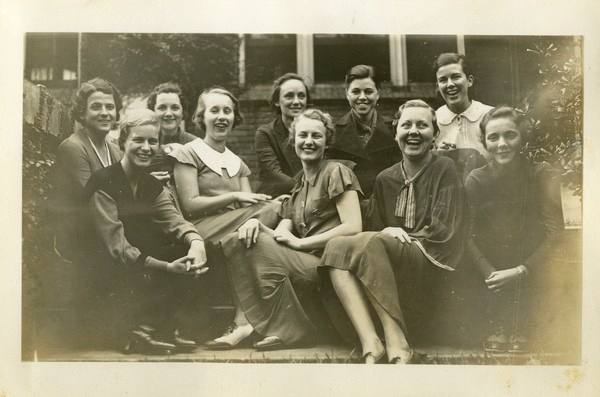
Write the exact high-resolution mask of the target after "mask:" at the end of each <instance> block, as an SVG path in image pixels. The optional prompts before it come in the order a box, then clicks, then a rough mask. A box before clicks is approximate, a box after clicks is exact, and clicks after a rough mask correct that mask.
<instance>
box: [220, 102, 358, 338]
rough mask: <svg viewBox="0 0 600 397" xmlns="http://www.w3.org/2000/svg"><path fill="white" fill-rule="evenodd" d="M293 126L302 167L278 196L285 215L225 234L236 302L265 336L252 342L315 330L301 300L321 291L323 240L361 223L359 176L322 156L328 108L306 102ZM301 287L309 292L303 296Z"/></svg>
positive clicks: (328, 131)
mask: <svg viewBox="0 0 600 397" xmlns="http://www.w3.org/2000/svg"><path fill="white" fill-rule="evenodd" d="M290 134H291V138H292V139H291V141H292V142H293V145H294V148H295V150H296V154H297V155H298V157H299V158H300V160H301V161H302V169H303V171H302V174H301V178H300V179H299V180H298V181H297V183H296V185H295V187H294V188H293V189H292V194H291V198H289V199H288V200H287V201H284V203H283V204H282V208H281V217H282V218H283V219H282V220H281V222H280V223H279V225H278V226H277V228H276V229H275V230H271V229H270V228H268V227H266V226H265V225H263V224H262V223H261V222H259V221H258V220H256V219H250V220H248V221H247V222H246V223H245V225H244V226H243V227H242V228H240V230H239V232H238V233H233V234H230V235H229V236H227V237H226V238H224V239H223V240H222V248H223V252H224V254H225V257H226V258H227V269H228V270H229V274H230V277H231V280H232V283H233V287H234V291H235V294H236V296H237V298H238V300H239V302H240V306H241V309H242V311H243V312H244V315H245V316H246V318H247V319H248V322H249V323H250V324H251V326H252V327H253V328H254V330H256V332H257V333H259V334H260V335H262V336H263V337H264V339H263V340H262V341H260V342H257V343H256V344H255V347H257V348H259V349H275V348H282V347H285V346H293V345H297V344H299V343H302V342H307V341H308V340H310V339H311V338H312V337H313V336H314V332H315V330H316V328H317V324H315V323H314V322H313V321H312V320H311V318H310V317H309V314H308V310H305V308H306V307H303V302H307V300H311V299H310V298H313V299H312V300H311V302H312V301H314V298H315V297H318V287H319V285H320V279H319V276H318V274H317V266H318V264H319V257H320V255H321V253H322V250H323V247H325V244H326V243H327V241H329V240H330V239H331V238H333V237H336V236H347V235H352V234H355V233H358V232H360V231H361V229H362V222H361V216H360V205H359V201H358V198H359V193H360V194H362V192H361V190H360V186H359V183H358V180H357V178H356V177H355V176H354V174H353V173H352V171H351V170H350V169H348V168H347V167H345V166H344V165H342V164H340V163H337V162H335V161H328V160H325V159H324V156H323V154H324V151H325V148H326V146H327V145H329V144H330V143H331V139H332V136H333V123H332V120H331V118H330V116H329V115H327V114H325V113H323V112H321V111H319V110H317V109H308V110H305V111H303V112H302V113H301V114H300V115H298V116H297V117H296V118H295V120H294V122H293V123H292V126H291V130H290ZM261 231H262V232H261ZM295 288H298V291H296V290H295ZM300 288H301V289H302V291H303V292H307V293H308V296H307V297H306V299H307V300H304V299H303V297H302V296H300V291H299V289H300ZM319 305H320V300H319Z"/></svg>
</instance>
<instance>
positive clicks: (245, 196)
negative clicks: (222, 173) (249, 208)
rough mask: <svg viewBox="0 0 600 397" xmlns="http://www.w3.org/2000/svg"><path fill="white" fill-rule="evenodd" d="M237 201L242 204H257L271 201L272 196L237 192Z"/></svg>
mask: <svg viewBox="0 0 600 397" xmlns="http://www.w3.org/2000/svg"><path fill="white" fill-rule="evenodd" d="M234 195H235V196H234V197H235V201H237V202H238V203H241V204H256V203H260V202H263V201H269V200H271V196H269V195H268V194H262V193H251V192H235V193H234Z"/></svg>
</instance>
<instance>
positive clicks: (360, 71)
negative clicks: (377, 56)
mask: <svg viewBox="0 0 600 397" xmlns="http://www.w3.org/2000/svg"><path fill="white" fill-rule="evenodd" d="M366 78H370V79H371V80H373V82H374V83H375V87H377V89H378V90H379V89H381V80H379V76H378V75H377V73H376V72H375V68H374V67H373V66H370V65H356V66H352V67H351V68H350V70H348V73H346V79H345V80H344V81H345V82H346V89H347V88H348V86H349V85H350V83H352V82H353V81H354V80H359V79H366Z"/></svg>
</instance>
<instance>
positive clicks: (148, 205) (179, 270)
mask: <svg viewBox="0 0 600 397" xmlns="http://www.w3.org/2000/svg"><path fill="white" fill-rule="evenodd" d="M120 130H121V133H120V137H119V146H120V147H121V148H122V150H123V151H124V156H123V159H122V160H121V161H120V162H117V163H115V164H113V165H111V166H109V167H106V168H104V169H102V170H100V171H98V172H96V173H94V174H93V175H92V177H91V178H90V180H89V182H88V183H87V185H86V187H85V194H84V195H85V198H86V199H87V202H88V204H89V210H90V213H91V218H92V222H93V225H94V228H95V230H96V234H97V236H98V238H99V241H100V246H101V251H102V252H103V253H104V254H105V255H106V256H107V257H108V258H109V259H110V260H111V261H112V262H114V263H116V264H117V265H118V266H117V267H118V271H117V274H118V275H119V278H120V279H121V281H122V282H123V283H124V284H125V291H127V293H128V294H127V295H128V297H129V299H128V304H129V305H128V306H129V307H130V308H132V309H133V313H132V318H131V319H130V322H131V324H130V325H131V326H132V328H131V331H130V334H129V337H130V345H129V346H128V347H127V351H139V352H142V353H159V352H174V351H175V350H176V349H179V350H190V349H193V348H194V347H195V346H196V344H195V343H194V342H193V341H190V340H185V339H183V338H181V336H180V335H179V333H178V331H177V330H176V325H175V319H174V315H175V312H176V311H177V309H180V308H181V307H182V305H183V304H184V300H185V299H184V298H185V293H186V291H189V288H185V286H182V283H183V282H184V280H185V277H184V276H194V275H199V274H202V273H204V272H205V271H206V270H207V269H206V268H205V267H204V264H205V262H206V252H205V249H204V243H203V241H202V238H201V237H200V236H199V235H198V233H197V232H196V229H195V228H194V226H193V225H192V224H191V223H189V222H187V221H186V220H184V219H183V217H182V216H181V213H180V212H179V211H178V210H177V209H176V208H175V206H174V205H173V202H172V201H171V198H170V195H169V193H168V192H167V191H166V190H164V189H163V186H162V184H161V183H160V182H159V181H157V180H156V179H155V178H153V177H151V176H150V175H149V174H148V173H147V168H148V167H149V166H150V163H151V161H152V159H153V158H154V156H155V155H156V153H157V152H158V150H159V146H160V144H159V138H158V136H159V120H158V117H157V116H156V114H155V113H154V112H152V111H151V110H148V109H142V110H137V111H135V110H134V111H131V112H129V113H128V114H127V115H126V116H125V118H124V120H123V121H122V123H121V126H120ZM173 242H175V243H176V245H173V244H172V243H173ZM113 283H115V280H113Z"/></svg>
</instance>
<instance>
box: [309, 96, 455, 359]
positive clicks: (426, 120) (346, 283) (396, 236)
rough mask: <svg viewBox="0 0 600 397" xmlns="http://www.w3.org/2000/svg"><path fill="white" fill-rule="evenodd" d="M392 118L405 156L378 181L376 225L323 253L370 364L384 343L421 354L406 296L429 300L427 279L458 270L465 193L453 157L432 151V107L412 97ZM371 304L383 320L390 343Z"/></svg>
mask: <svg viewBox="0 0 600 397" xmlns="http://www.w3.org/2000/svg"><path fill="white" fill-rule="evenodd" d="M394 124H395V125H396V141H397V143H398V145H399V147H400V150H401V151H402V155H403V160H402V161H401V162H399V163H397V164H396V165H394V166H392V167H390V168H388V169H386V170H384V171H383V172H381V173H380V174H379V175H378V177H377V179H376V182H375V187H374V190H373V195H372V196H371V199H370V201H369V204H368V207H367V213H366V217H365V219H366V221H365V222H366V228H367V229H368V230H373V231H370V232H363V233H360V234H358V235H356V236H351V237H337V238H334V239H332V240H331V241H330V242H329V243H328V244H327V246H326V247H325V252H324V253H323V257H322V258H321V265H322V266H323V267H324V268H325V269H328V271H329V272H328V273H329V276H330V277H331V282H332V284H333V288H334V290H335V292H336V293H337V296H338V297H339V300H340V301H341V303H342V306H343V308H344V309H345V311H346V312H347V314H348V316H349V317H350V320H351V322H352V325H353V326H354V329H355V330H356V332H357V333H358V337H359V339H360V343H361V345H362V352H363V358H364V360H365V362H366V363H375V362H377V361H379V360H380V359H381V358H383V356H384V355H385V353H386V348H387V356H388V360H389V361H390V362H392V363H398V364H405V363H412V362H415V361H416V360H417V359H418V357H419V356H418V355H417V354H415V353H414V350H413V349H412V347H411V346H410V344H409V342H408V340H407V327H406V324H405V320H404V315H403V310H405V309H407V308H408V309H410V307H408V305H407V303H408V302H419V301H421V302H422V301H423V300H427V294H428V293H429V291H426V290H424V288H423V286H424V285H425V283H427V282H429V281H431V279H435V278H437V276H438V273H439V272H441V271H442V270H444V271H447V270H453V269H454V268H455V267H456V265H457V264H458V262H459V259H460V256H461V251H462V248H463V239H462V235H463V234H464V233H463V232H462V228H461V226H462V223H463V213H464V212H465V210H466V208H465V206H466V203H465V202H464V198H463V196H464V191H463V188H462V185H461V183H460V180H459V178H458V175H457V172H456V169H455V167H454V163H453V162H452V160H450V159H448V158H444V157H438V156H436V155H434V154H433V153H431V147H432V144H433V141H434V140H435V138H436V136H437V134H438V132H439V130H438V127H437V123H436V119H435V112H434V110H433V109H432V108H431V107H430V106H429V105H427V104H426V103H425V102H423V101H421V100H411V101H408V102H406V103H405V104H403V105H402V106H400V108H399V109H398V112H397V114H396V120H395V121H394ZM421 297H422V298H421ZM418 298H421V299H418ZM326 302H327V301H326ZM369 303H370V304H371V305H372V307H373V308H374V309H375V312H376V313H377V316H378V317H379V320H381V324H382V326H383V331H384V334H385V345H384V344H383V342H382V341H381V339H380V338H379V337H378V335H377V332H376V329H375V325H374V323H373V320H372V318H371V314H370V311H369ZM340 309H341V308H340ZM328 310H329V311H330V314H331V316H332V318H333V321H334V324H335V325H336V328H338V331H339V332H340V333H341V334H342V335H344V336H345V337H347V338H348V339H350V336H348V333H347V329H346V328H345V326H346V325H347V324H345V323H346V322H347V321H343V320H347V318H344V316H343V313H342V316H340V313H337V312H336V308H334V307H332V306H328ZM342 310H343V309H342ZM337 318H339V321H338V320H337Z"/></svg>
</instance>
